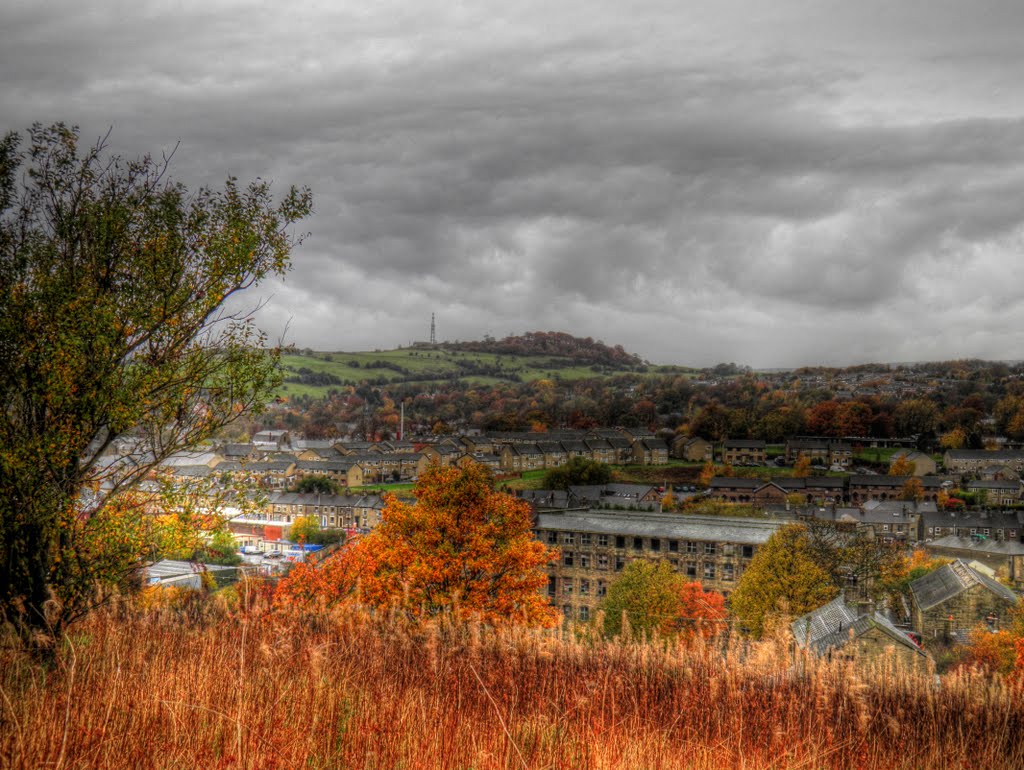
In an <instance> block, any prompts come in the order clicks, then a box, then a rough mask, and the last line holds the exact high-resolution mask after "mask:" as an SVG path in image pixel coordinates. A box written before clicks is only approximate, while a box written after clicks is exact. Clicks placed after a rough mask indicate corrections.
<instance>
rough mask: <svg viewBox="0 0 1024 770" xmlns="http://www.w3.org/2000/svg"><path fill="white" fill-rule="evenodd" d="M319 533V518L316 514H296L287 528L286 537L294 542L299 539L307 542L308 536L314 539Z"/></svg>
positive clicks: (308, 540)
mask: <svg viewBox="0 0 1024 770" xmlns="http://www.w3.org/2000/svg"><path fill="white" fill-rule="evenodd" d="M319 535H320V520H319V519H318V518H317V517H316V516H296V517H295V519H293V520H292V525H291V528H290V529H289V530H288V538H289V539H290V540H291V541H292V542H294V543H297V542H299V541H300V540H301V541H302V542H304V543H309V542H311V540H310V538H313V539H316V538H317V537H318V536H319Z"/></svg>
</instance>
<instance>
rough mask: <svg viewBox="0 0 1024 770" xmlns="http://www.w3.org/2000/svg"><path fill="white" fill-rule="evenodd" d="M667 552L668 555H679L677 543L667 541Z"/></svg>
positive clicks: (675, 541)
mask: <svg viewBox="0 0 1024 770" xmlns="http://www.w3.org/2000/svg"><path fill="white" fill-rule="evenodd" d="M668 550H669V552H670V553H679V541H678V540H669V541H668Z"/></svg>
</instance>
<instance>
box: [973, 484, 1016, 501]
mask: <svg viewBox="0 0 1024 770" xmlns="http://www.w3.org/2000/svg"><path fill="white" fill-rule="evenodd" d="M967 491H968V492H982V493H984V496H985V501H986V503H988V504H989V505H1014V504H1015V503H1019V502H1020V498H1021V483H1020V481H1019V480H1017V479H975V480H972V481H968V482H967Z"/></svg>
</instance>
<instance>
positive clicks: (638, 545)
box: [633, 537, 644, 551]
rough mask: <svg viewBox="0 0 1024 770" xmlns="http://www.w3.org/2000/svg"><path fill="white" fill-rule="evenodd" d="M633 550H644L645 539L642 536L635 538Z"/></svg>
mask: <svg viewBox="0 0 1024 770" xmlns="http://www.w3.org/2000/svg"><path fill="white" fill-rule="evenodd" d="M633 550H634V551H642V550H644V539H643V538H642V537H634V538H633Z"/></svg>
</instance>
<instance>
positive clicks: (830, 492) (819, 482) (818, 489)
mask: <svg viewBox="0 0 1024 770" xmlns="http://www.w3.org/2000/svg"><path fill="white" fill-rule="evenodd" d="M772 481H773V482H774V483H775V484H776V485H778V486H779V487H782V489H784V490H785V491H786V493H787V494H799V495H803V496H804V497H805V498H806V500H807V502H808V503H815V502H817V503H841V502H842V501H843V498H844V497H845V495H846V480H845V479H843V478H841V477H839V476H807V477H805V478H795V477H782V478H774V479H772Z"/></svg>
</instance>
